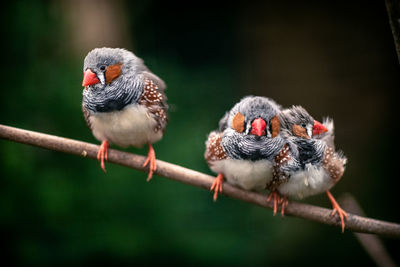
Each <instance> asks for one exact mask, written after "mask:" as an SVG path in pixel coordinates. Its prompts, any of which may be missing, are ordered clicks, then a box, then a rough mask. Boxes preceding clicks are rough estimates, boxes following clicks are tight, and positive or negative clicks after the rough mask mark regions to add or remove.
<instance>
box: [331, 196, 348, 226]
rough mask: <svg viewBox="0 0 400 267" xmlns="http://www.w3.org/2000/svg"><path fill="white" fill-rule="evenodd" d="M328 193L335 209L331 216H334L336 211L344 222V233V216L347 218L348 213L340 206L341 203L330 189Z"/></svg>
mask: <svg viewBox="0 0 400 267" xmlns="http://www.w3.org/2000/svg"><path fill="white" fill-rule="evenodd" d="M326 194H327V195H328V198H329V200H330V201H331V203H332V208H333V210H332V213H331V216H334V215H335V214H336V213H337V214H338V215H339V217H340V222H341V223H342V233H344V227H345V223H344V218H346V219H347V218H348V216H347V213H346V212H345V211H344V210H343V209H342V208H341V207H340V206H339V204H338V203H337V202H336V200H335V198H334V197H333V196H332V194H331V192H329V190H327V191H326Z"/></svg>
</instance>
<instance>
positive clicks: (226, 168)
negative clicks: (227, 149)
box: [211, 159, 272, 190]
mask: <svg viewBox="0 0 400 267" xmlns="http://www.w3.org/2000/svg"><path fill="white" fill-rule="evenodd" d="M211 170H213V171H214V172H216V173H222V174H223V175H224V177H225V179H226V181H227V182H228V183H230V184H232V185H235V186H237V187H240V188H243V189H245V190H263V189H265V186H266V185H267V183H268V182H270V181H271V180H272V163H271V162H270V161H268V160H258V161H247V160H237V159H224V160H219V161H216V162H213V163H212V166H211Z"/></svg>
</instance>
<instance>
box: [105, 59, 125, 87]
mask: <svg viewBox="0 0 400 267" xmlns="http://www.w3.org/2000/svg"><path fill="white" fill-rule="evenodd" d="M121 66H122V63H118V64H115V65H112V66H108V67H107V70H106V83H111V82H112V81H114V80H115V79H117V78H118V77H119V76H120V75H121V73H122V71H121Z"/></svg>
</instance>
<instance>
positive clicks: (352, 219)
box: [0, 125, 400, 238]
mask: <svg viewBox="0 0 400 267" xmlns="http://www.w3.org/2000/svg"><path fill="white" fill-rule="evenodd" d="M0 138H3V139H8V140H12V141H15V142H19V143H24V144H29V145H33V146H38V147H43V148H47V149H50V150H56V151H61V152H65V153H70V154H75V155H80V156H82V157H88V158H92V159H96V156H97V151H98V149H99V146H97V145H93V144H89V143H86V142H81V141H76V140H72V139H67V138H62V137H57V136H53V135H48V134H42V133H38V132H32V131H27V130H22V129H18V128H14V127H9V126H4V125H0ZM144 160H145V157H143V156H138V155H134V154H131V153H127V152H122V151H118V150H115V149H110V150H109V155H108V161H109V162H111V163H116V164H119V165H122V166H125V167H129V168H133V169H137V170H143V171H144V170H145V169H144V168H143V167H142V164H143V162H144ZM155 174H157V175H160V176H163V177H166V178H169V179H172V180H175V181H179V182H182V183H185V184H189V185H193V186H197V187H201V188H204V189H206V190H209V188H210V186H211V184H212V182H213V180H214V177H212V176H210V175H206V174H203V173H200V172H197V171H194V170H191V169H187V168H184V167H181V166H178V165H175V164H171V163H168V162H164V161H161V160H157V171H156V172H155ZM223 186H224V190H223V194H224V195H226V196H229V197H232V198H235V199H239V200H242V201H246V202H248V203H252V204H255V205H258V206H261V207H264V208H270V209H271V208H272V203H271V204H269V203H267V198H266V196H265V195H262V194H259V193H255V192H250V191H245V190H241V189H239V188H236V187H234V186H231V185H229V184H227V183H224V185H223ZM330 213H331V210H330V209H325V208H321V207H316V206H312V205H308V204H303V203H298V202H293V201H291V202H290V203H289V205H288V206H287V208H286V209H285V214H286V215H292V216H296V217H300V218H304V219H308V220H312V221H316V222H319V223H323V224H327V225H332V226H336V227H340V226H341V224H340V220H339V218H338V217H331V216H330ZM348 215H349V218H348V219H347V221H346V229H347V230H350V231H354V232H361V233H371V234H377V235H383V236H387V237H393V238H400V224H397V223H390V222H385V221H380V220H375V219H370V218H365V217H361V216H357V215H353V214H348Z"/></svg>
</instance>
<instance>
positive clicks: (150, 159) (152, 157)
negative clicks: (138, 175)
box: [143, 144, 157, 182]
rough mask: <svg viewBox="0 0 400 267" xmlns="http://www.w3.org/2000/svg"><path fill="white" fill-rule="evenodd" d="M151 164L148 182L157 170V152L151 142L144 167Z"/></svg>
mask: <svg viewBox="0 0 400 267" xmlns="http://www.w3.org/2000/svg"><path fill="white" fill-rule="evenodd" d="M147 165H149V175H148V176H147V182H148V181H150V180H151V178H152V177H153V172H155V171H156V170H157V164H156V152H155V151H154V149H153V146H152V145H151V144H149V152H148V153H147V158H146V161H145V162H144V163H143V167H146V166H147Z"/></svg>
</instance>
